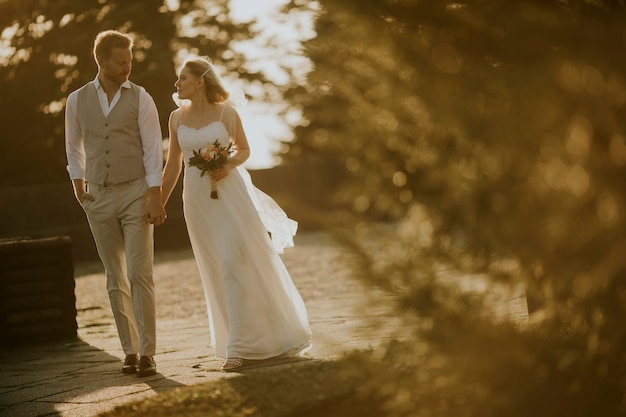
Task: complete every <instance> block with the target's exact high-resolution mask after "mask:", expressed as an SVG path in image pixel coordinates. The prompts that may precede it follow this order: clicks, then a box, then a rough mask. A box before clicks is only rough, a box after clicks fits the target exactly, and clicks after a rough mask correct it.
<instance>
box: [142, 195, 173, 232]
mask: <svg viewBox="0 0 626 417" xmlns="http://www.w3.org/2000/svg"><path fill="white" fill-rule="evenodd" d="M144 218H145V219H146V222H147V223H149V224H153V225H155V226H160V225H162V224H163V223H165V220H166V219H167V214H166V213H165V207H163V203H162V202H161V187H150V189H149V190H148V205H147V207H146V214H145V215H144Z"/></svg>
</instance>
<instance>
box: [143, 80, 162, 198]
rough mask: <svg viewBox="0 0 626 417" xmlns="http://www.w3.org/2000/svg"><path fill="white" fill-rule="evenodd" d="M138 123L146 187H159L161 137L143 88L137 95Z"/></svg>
mask: <svg viewBox="0 0 626 417" xmlns="http://www.w3.org/2000/svg"><path fill="white" fill-rule="evenodd" d="M138 123H139V134H140V135H141V143H142V146H143V164H144V167H145V169H146V182H147V183H148V187H160V186H161V181H162V176H163V136H162V135H161V125H160V123H159V113H158V111H157V108H156V105H155V104H154V100H153V99H152V96H150V94H148V92H147V91H146V90H145V89H143V88H142V89H141V92H140V93H139V120H138Z"/></svg>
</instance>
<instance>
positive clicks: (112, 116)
mask: <svg viewBox="0 0 626 417" xmlns="http://www.w3.org/2000/svg"><path fill="white" fill-rule="evenodd" d="M140 90H141V87H139V86H138V85H136V84H134V83H131V88H130V89H128V88H122V90H121V96H120V99H119V101H118V102H117V104H115V107H113V109H111V112H110V113H109V115H108V116H107V117H106V118H105V117H104V114H103V113H102V109H101V107H100V101H99V100H98V93H97V92H96V87H95V85H94V83H93V81H92V82H90V83H87V84H85V85H84V86H83V87H81V88H80V90H78V101H77V103H78V123H79V124H80V129H81V131H82V133H83V137H84V138H85V154H86V158H87V161H86V167H85V179H86V180H87V182H88V183H94V184H101V185H104V184H118V183H121V182H126V181H131V180H136V179H138V178H142V177H145V176H146V170H145V168H144V165H143V147H142V143H141V135H140V133H139V124H138V116H139V93H140Z"/></svg>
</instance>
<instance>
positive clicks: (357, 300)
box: [0, 233, 525, 417]
mask: <svg viewBox="0 0 626 417" xmlns="http://www.w3.org/2000/svg"><path fill="white" fill-rule="evenodd" d="M282 257H283V260H284V262H285V264H286V266H287V268H288V269H289V271H290V272H291V275H292V277H293V279H294V281H295V283H296V285H297V287H298V289H299V290H300V292H301V294H302V296H303V298H304V300H305V303H306V305H307V308H308V313H309V320H310V323H311V327H312V330H313V333H314V340H313V343H314V347H313V348H312V350H311V351H310V352H309V355H310V356H311V357H313V358H317V359H323V360H331V359H333V358H335V357H338V356H339V355H341V354H342V353H344V352H346V351H349V350H352V349H360V348H371V347H375V346H376V345H377V344H379V343H380V342H381V341H382V340H384V339H386V338H389V337H394V335H393V334H386V333H384V332H382V331H381V330H380V328H378V327H377V326H376V322H377V320H378V322H381V321H384V322H387V324H389V321H390V320H394V318H393V315H392V314H391V309H390V308H389V306H388V305H387V306H385V305H384V303H383V304H382V305H377V304H374V303H371V302H369V300H368V297H367V295H366V292H365V291H364V290H363V288H362V287H361V286H360V284H359V283H357V282H355V281H354V280H352V279H350V278H348V273H347V271H348V269H347V266H346V264H345V263H344V262H343V261H342V260H341V257H340V250H339V249H338V248H337V246H335V245H334V244H333V242H332V241H331V240H330V239H329V238H328V237H326V236H325V235H323V234H320V233H304V234H301V235H298V236H297V238H296V247H295V248H293V249H288V250H287V251H286V253H285V254H284V255H283V256H282ZM89 268H92V270H91V271H89ZM93 268H95V270H93ZM76 276H77V278H76V290H75V293H76V298H77V301H76V306H77V309H78V317H77V321H78V326H79V329H78V336H79V337H78V339H76V340H73V341H68V342H63V343H47V344H41V345H28V346H22V347H19V348H13V349H2V350H0V417H43V416H63V417H90V416H97V415H98V414H99V413H101V412H103V411H107V410H110V409H112V408H114V407H115V406H116V405H121V404H124V403H128V402H131V401H135V400H140V399H142V398H146V397H148V396H153V395H155V394H157V393H159V392H164V391H167V390H171V389H174V388H176V387H180V386H186V385H193V384H198V383H203V382H207V381H212V380H216V379H219V378H225V377H230V376H233V375H236V374H225V373H222V372H220V371H219V366H220V365H221V362H219V361H217V360H215V359H214V358H213V351H212V349H210V348H208V347H207V346H208V343H209V334H208V327H207V316H206V308H205V305H204V296H203V293H202V288H201V286H200V280H199V278H198V275H197V269H196V266H195V263H194V260H193V257H192V254H191V251H190V250H181V251H177V252H167V253H158V254H157V259H156V263H155V279H156V288H157V315H158V317H157V325H158V328H157V337H158V353H157V356H156V361H157V370H158V373H157V375H154V376H152V377H147V378H137V377H135V376H133V375H124V374H122V373H121V371H120V370H121V368H120V367H121V360H122V358H123V353H122V352H121V349H120V346H119V340H118V337H117V334H116V330H115V326H114V324H113V317H112V315H111V313H110V307H109V302H108V298H107V295H106V292H105V288H104V275H103V274H102V272H101V271H100V270H99V265H96V266H94V265H80V266H78V267H77V270H76ZM378 298H380V297H378ZM523 304H524V303H523V299H522V298H518V299H514V300H511V302H510V303H509V306H510V307H511V309H512V314H513V315H517V316H523V315H524V314H525V311H523V310H524V306H523ZM390 327H391V328H393V327H394V326H385V329H389V328H390ZM279 366H288V365H279Z"/></svg>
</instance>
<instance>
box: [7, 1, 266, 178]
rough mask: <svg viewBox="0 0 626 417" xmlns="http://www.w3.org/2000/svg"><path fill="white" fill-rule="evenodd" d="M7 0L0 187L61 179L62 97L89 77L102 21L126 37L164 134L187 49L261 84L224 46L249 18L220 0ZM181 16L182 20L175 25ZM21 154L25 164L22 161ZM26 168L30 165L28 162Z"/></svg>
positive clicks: (243, 31) (137, 78) (241, 33)
mask: <svg viewBox="0 0 626 417" xmlns="http://www.w3.org/2000/svg"><path fill="white" fill-rule="evenodd" d="M179 3H180V7H179V8H178V9H176V10H170V9H169V8H168V7H167V6H166V5H165V2H164V1H163V0H146V1H142V2H127V1H120V0H109V1H104V0H63V1H54V2H52V1H43V0H8V1H4V2H0V28H2V39H0V42H1V43H0V48H3V49H2V55H0V85H1V86H2V95H1V96H0V124H1V125H2V126H3V132H2V136H1V140H2V148H3V152H4V154H5V155H7V156H10V157H8V158H5V160H4V163H3V164H2V166H1V168H0V178H1V180H0V187H1V186H12V185H25V184H41V183H46V182H54V181H66V180H67V173H66V171H65V165H66V159H65V150H64V144H63V143H64V126H63V116H64V105H65V99H66V97H67V95H68V94H69V93H70V92H71V91H73V90H75V89H76V88H78V87H80V86H81V85H83V84H84V83H86V82H88V81H90V80H92V79H93V78H94V77H95V74H96V71H97V67H96V64H95V62H94V59H93V55H92V49H93V40H94V38H95V36H96V34H97V33H98V32H100V31H102V30H106V29H118V30H121V31H123V32H128V33H131V34H132V35H133V36H134V38H135V48H134V62H133V71H132V74H131V77H130V78H131V80H132V81H134V82H136V83H137V84H139V85H141V86H143V87H145V88H146V90H147V91H148V92H149V93H150V94H151V95H152V96H153V98H154V100H155V102H156V105H157V108H158V109H159V114H160V118H161V127H162V131H163V135H164V136H166V135H167V118H168V116H169V113H170V111H171V110H173V109H174V108H175V105H174V103H173V101H172V98H171V95H172V92H173V91H174V87H173V84H174V82H175V81H176V68H175V65H177V64H179V63H180V62H179V61H180V59H182V58H184V54H185V53H187V52H191V53H195V54H198V55H204V56H208V57H210V58H211V59H212V60H215V61H218V62H219V63H221V64H223V65H224V66H225V67H226V68H227V69H229V70H233V69H236V71H237V73H239V75H240V77H241V78H244V79H249V80H255V81H259V82H266V81H267V80H266V79H265V78H264V77H263V75H262V74H259V73H255V72H250V71H246V70H245V67H244V66H243V65H242V63H243V58H242V56H241V55H240V54H238V53H235V52H234V51H232V50H231V49H230V48H229V44H230V42H231V41H232V40H238V39H243V38H247V37H249V36H250V34H251V31H250V28H249V25H248V24H234V23H232V22H231V21H230V20H229V15H228V13H229V9H228V7H227V5H226V3H225V2H222V3H218V4H215V2H209V1H206V0H182V1H180V2H179ZM183 20H184V21H185V24H183V23H182V22H183ZM26 155H29V157H28V161H29V162H28V167H29V168H27V169H24V167H23V163H24V162H23V161H24V159H25V157H26ZM32 167H37V169H33V168H32Z"/></svg>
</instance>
